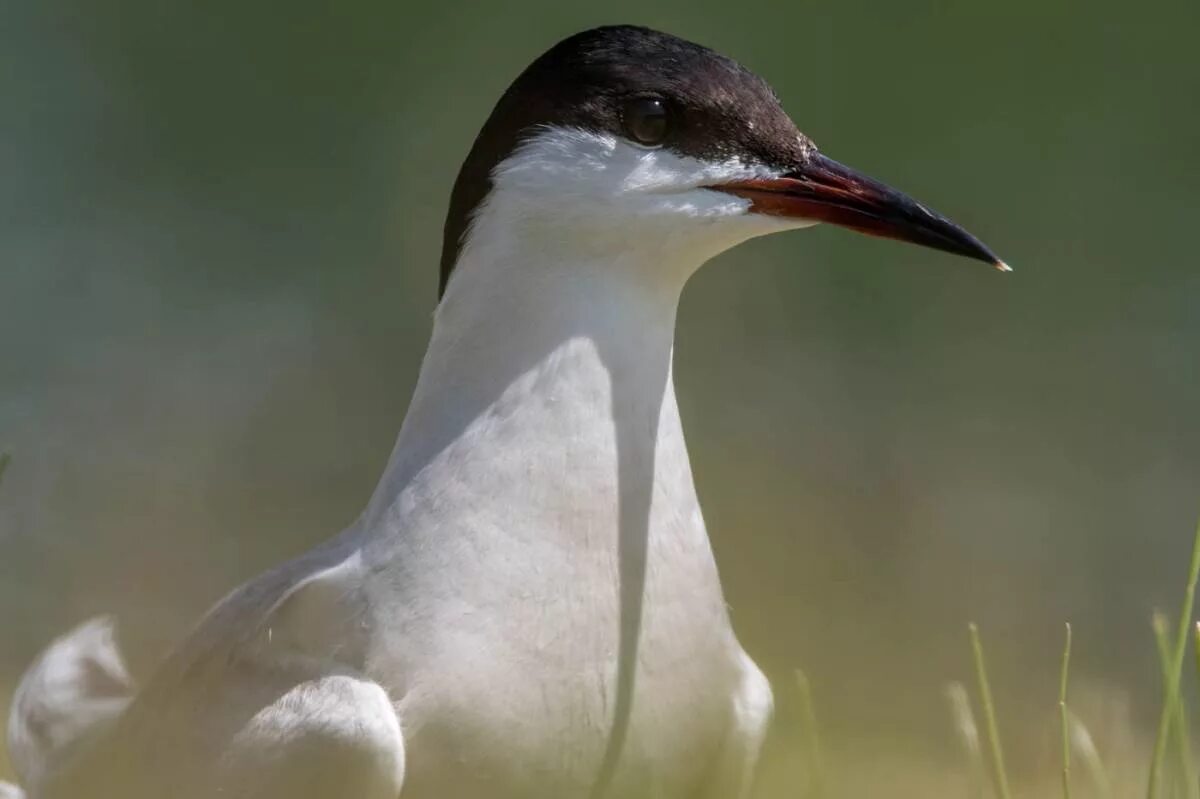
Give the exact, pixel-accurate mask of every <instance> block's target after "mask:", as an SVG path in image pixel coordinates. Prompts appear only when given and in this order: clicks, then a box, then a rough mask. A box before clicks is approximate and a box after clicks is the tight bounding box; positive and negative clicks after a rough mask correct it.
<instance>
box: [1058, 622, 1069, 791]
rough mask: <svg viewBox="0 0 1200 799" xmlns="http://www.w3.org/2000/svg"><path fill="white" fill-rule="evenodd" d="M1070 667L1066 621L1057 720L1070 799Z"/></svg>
mask: <svg viewBox="0 0 1200 799" xmlns="http://www.w3.org/2000/svg"><path fill="white" fill-rule="evenodd" d="M1070 668H1071V623H1070V622H1067V642H1066V644H1064V645H1063V653H1062V670H1061V672H1060V674H1059V678H1058V722H1059V725H1060V726H1061V728H1062V792H1063V799H1071V729H1070V725H1069V724H1068V722H1067V673H1068V671H1069V670H1070Z"/></svg>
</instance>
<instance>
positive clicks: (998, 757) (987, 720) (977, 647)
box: [967, 622, 1011, 799]
mask: <svg viewBox="0 0 1200 799" xmlns="http://www.w3.org/2000/svg"><path fill="white" fill-rule="evenodd" d="M967 630H968V631H969V632H970V633H971V653H972V655H973V656H974V659H975V678H976V679H977V680H978V681H979V698H980V701H981V702H982V704H983V720H984V724H985V729H986V730H987V738H988V749H989V751H990V752H991V756H992V772H993V775H992V776H993V778H994V779H995V780H996V795H997V796H998V797H999V799H1011V794H1010V793H1009V790H1008V772H1007V771H1006V770H1005V768H1004V750H1003V749H1002V748H1001V746H1000V732H999V729H998V727H997V725H996V708H995V705H994V704H993V702H992V689H991V686H990V685H989V684H988V678H987V666H986V665H985V663H984V658H983V644H981V643H980V641H979V627H978V626H977V625H976V624H975V623H974V622H971V624H969V625H968V626H967Z"/></svg>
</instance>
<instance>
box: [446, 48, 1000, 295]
mask: <svg viewBox="0 0 1200 799" xmlns="http://www.w3.org/2000/svg"><path fill="white" fill-rule="evenodd" d="M818 222H830V223H833V224H835V225H840V226H842V227H847V228H850V229H853V230H857V231H860V232H863V233H868V234H871V235H876V236H884V237H888V238H893V239H899V240H902V241H909V242H914V243H917V244H923V245H925V246H928V247H933V248H936V249H940V250H945V251H947V252H951V253H956V254H958V255H964V256H967V257H969V258H975V259H978V260H981V261H984V262H987V263H989V264H992V265H993V266H996V267H997V268H1000V269H1003V270H1007V267H1006V266H1005V265H1004V263H1003V262H1002V261H1001V260H1000V259H999V258H997V257H996V256H995V255H994V254H993V253H992V252H991V251H990V250H989V249H988V248H987V247H985V246H984V245H983V244H982V243H981V242H980V241H979V240H978V239H976V238H975V237H974V236H972V235H971V234H969V233H967V232H966V231H965V230H963V229H962V228H961V227H959V226H958V225H956V224H954V223H953V222H951V221H950V220H948V219H946V218H945V217H943V216H941V215H940V214H938V213H936V212H934V211H932V210H930V209H929V208H927V207H925V206H923V205H921V204H920V203H918V202H916V201H915V200H913V199H911V198H909V197H907V196H906V195H904V194H901V193H900V192H898V191H896V190H894V189H892V188H890V187H888V186H886V185H884V184H883V183H880V182H879V181H876V180H873V179H871V178H868V177H866V176H864V175H862V174H859V173H858V172H856V171H854V170H852V169H850V168H848V167H846V166H843V165H841V164H839V163H838V162H836V161H834V160H832V159H830V158H827V157H825V156H824V155H822V154H821V153H820V152H819V151H818V150H817V148H816V146H815V145H814V144H813V143H812V141H810V140H809V139H808V137H806V136H805V135H804V134H803V133H801V132H800V130H799V129H798V128H797V127H796V125H795V123H794V122H792V120H791V118H790V117H789V116H788V115H787V113H786V112H784V110H783V107H782V105H781V104H780V102H779V98H778V97H776V95H775V93H774V92H773V91H772V90H771V88H770V86H768V85H767V83H766V82H765V81H764V80H762V79H761V78H760V77H758V76H757V75H755V74H754V73H752V72H750V71H749V70H747V69H746V68H745V67H743V66H741V65H740V64H738V63H737V62H735V61H733V60H731V59H729V58H726V57H724V56H721V55H719V54H717V53H715V52H713V51H712V50H709V49H708V48H705V47H701V46H699V45H696V44H692V43H691V42H687V41H684V40H682V39H678V38H676V37H674V36H671V35H669V34H664V33H659V32H656V31H652V30H648V29H645V28H638V27H630V26H617V27H606V28H597V29H594V30H590V31H586V32H584V33H580V34H577V35H575V36H572V37H570V38H568V39H565V40H564V41H562V42H560V43H559V44H557V45H555V46H554V47H553V48H551V49H550V50H549V51H547V52H546V53H545V54H543V55H542V56H541V57H540V58H538V59H537V60H536V61H535V62H534V63H533V64H531V65H530V66H529V67H528V68H527V69H526V70H525V71H524V72H523V73H522V74H521V75H520V76H519V77H518V78H517V79H516V81H515V82H514V83H513V84H512V86H511V87H509V89H508V91H507V92H505V94H504V96H503V97H502V98H501V99H500V101H499V103H498V104H497V105H496V107H495V109H494V110H493V111H492V114H491V116H490V117H489V119H488V121H487V123H486V124H485V125H484V127H483V129H482V130H481V131H480V134H479V136H478V138H477V139H476V141H475V145H474V147H473V148H472V150H471V153H470V155H469V156H468V157H467V160H466V162H465V163H464V164H463V167H462V170H461V172H460V173H459V177H458V180H457V182H456V184H455V187H454V192H453V194H452V197H451V203H450V210H449V214H448V216H447V220H446V229H445V240H444V249H443V254H442V275H441V278H442V289H443V290H444V289H445V286H446V282H447V281H448V280H449V278H450V275H451V272H452V271H453V269H454V267H455V265H456V264H457V263H458V261H459V259H460V257H461V256H462V254H463V252H464V251H465V250H469V249H470V248H472V247H475V246H483V241H485V240H486V241H488V242H489V243H494V242H498V241H500V240H507V241H509V242H512V241H520V242H522V246H525V247H528V248H533V249H539V248H540V249H542V250H553V249H555V248H561V249H562V250H563V253H564V254H565V253H572V252H574V253H578V252H584V253H587V252H596V253H601V252H603V253H620V252H623V251H630V252H632V251H637V252H639V253H641V254H643V256H646V255H649V256H651V257H650V258H649V260H650V262H654V261H655V260H656V259H657V261H659V262H661V263H662V264H663V266H662V269H663V270H666V271H671V272H673V273H678V272H685V273H687V274H690V272H691V271H692V270H694V269H695V268H696V267H698V266H699V265H700V264H701V263H703V262H704V261H705V260H707V259H709V258H711V257H712V256H714V255H716V254H717V253H719V252H721V251H722V250H725V249H728V248H729V247H732V246H733V245H735V244H738V243H740V242H742V241H745V240H746V239H749V238H752V237H755V236H759V235H763V234H766V233H772V232H776V231H781V230H788V229H794V228H800V227H807V226H809V225H813V224H816V223H818ZM645 261H646V259H645V258H643V259H640V260H639V263H645ZM642 268H643V269H644V268H645V267H644V266H643V267H642ZM679 276H680V275H677V274H673V275H672V277H679ZM682 277H684V278H686V274H683V275H682Z"/></svg>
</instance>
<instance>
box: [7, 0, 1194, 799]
mask: <svg viewBox="0 0 1200 799" xmlns="http://www.w3.org/2000/svg"><path fill="white" fill-rule="evenodd" d="M618 21H633V22H639V23H643V24H649V25H652V26H655V27H660V28H663V29H666V30H670V31H672V32H675V33H677V34H680V35H683V36H686V37H689V38H692V39H695V40H698V41H701V42H703V43H706V44H708V45H710V46H713V47H715V48H716V49H718V50H720V51H723V52H725V53H727V54H729V55H732V56H734V57H736V58H738V59H739V60H741V61H743V62H744V63H746V64H747V65H749V66H750V67H751V68H753V69H755V70H756V71H758V72H760V73H761V74H763V75H764V76H766V77H767V78H768V80H770V81H771V82H772V83H773V84H774V86H775V87H776V88H777V90H778V91H779V93H780V95H781V97H782V98H783V100H784V103H785V106H786V107H787V108H788V109H789V110H790V111H791V113H792V115H793V117H794V118H795V119H796V120H797V121H798V123H799V124H800V127H801V128H802V129H803V130H804V131H805V132H807V133H808V134H810V135H811V136H812V137H813V138H814V139H815V140H816V142H817V143H818V144H819V145H821V146H822V149H823V150H824V151H825V152H827V153H829V154H831V155H832V156H834V157H836V158H838V159H840V160H842V161H845V162H848V163H851V164H853V165H855V166H857V167H859V168H861V169H863V170H865V171H867V172H869V173H871V174H874V175H876V176H878V177H880V178H883V179H885V180H887V181H889V182H891V183H893V184H894V185H896V186H898V187H901V188H903V189H906V190H908V191H910V192H911V193H913V194H914V195H916V196H917V197H919V198H920V199H922V200H924V201H926V202H928V203H930V204H931V205H933V206H934V207H937V208H939V209H942V210H944V211H946V212H947V213H949V214H950V215H952V216H954V217H955V218H956V219H958V220H959V221H960V222H962V223H964V224H965V225H966V226H967V227H969V228H970V229H972V230H973V231H975V232H976V233H978V234H979V235H980V236H981V237H982V238H983V239H985V240H986V241H988V242H989V243H990V244H991V245H992V246H993V247H994V248H995V249H996V250H997V251H998V252H999V253H1000V254H1001V255H1002V256H1003V257H1005V258H1006V259H1007V260H1009V262H1010V263H1012V264H1013V265H1014V267H1015V269H1016V272H1015V273H1014V274H1013V275H1011V276H1000V275H998V274H996V273H994V272H992V271H990V270H988V269H987V268H985V267H983V266H981V265H978V264H974V263H971V262H966V261H961V260H957V259H954V258H952V257H949V256H943V255H941V254H937V253H933V252H930V251H927V250H921V249H917V248H912V247H905V246H901V245H898V244H893V243H888V242H880V241H875V240H869V239H864V238H861V237H857V236H853V235H850V234H848V233H845V232H843V231H838V230H834V229H823V228H822V229H816V230H813V231H807V232H804V233H796V234H790V235H785V236H778V237H773V238H770V239H766V240H759V241H755V242H751V243H749V244H747V245H744V246H742V247H740V248H738V249H737V250H735V251H733V252H730V253H728V254H726V255H724V256H722V257H721V258H719V259H717V260H716V261H715V262H713V263H712V264H711V265H709V266H707V267H706V268H705V269H703V270H702V271H701V272H700V274H699V275H698V276H697V277H696V278H695V279H694V280H693V281H692V283H691V285H690V286H689V288H688V290H687V292H686V294H685V296H684V300H683V305H682V310H681V316H680V321H679V328H680V329H679V343H678V350H677V379H678V383H679V393H680V402H681V405H682V409H683V413H684V421H685V424H686V425H687V427H688V430H689V441H690V444H691V449H692V453H693V460H694V466H695V471H696V473H697V479H698V482H699V488H700V491H701V495H702V497H703V499H704V502H705V507H706V511H707V516H708V520H709V526H710V529H711V532H712V535H713V539H714V544H715V547H716V550H717V554H718V559H719V562H720V566H721V569H722V573H723V577H724V580H725V583H726V587H727V592H728V597H729V601H730V604H731V607H732V612H733V615H734V619H735V623H736V625H737V627H738V629H739V631H740V634H741V636H742V638H743V641H744V643H745V644H746V646H747V647H748V649H749V650H750V652H751V653H752V654H753V655H754V657H755V658H756V659H757V660H758V661H759V662H760V663H761V664H762V665H763V666H764V668H765V669H766V670H767V671H768V673H769V674H770V675H771V676H772V677H774V678H775V682H776V685H777V693H779V695H780V704H781V710H780V723H781V725H783V726H784V727H786V726H787V725H788V724H789V723H790V722H791V721H793V720H794V719H795V717H796V702H795V697H794V692H793V691H792V689H791V682H790V669H791V668H792V667H793V666H796V665H800V666H803V667H804V669H805V670H806V671H807V672H808V674H809V676H810V678H811V681H812V684H813V689H814V694H815V697H816V702H817V705H818V712H819V715H820V716H821V720H822V724H823V726H824V731H825V739H826V744H827V746H828V747H829V748H830V749H832V750H835V751H846V752H850V753H859V754H858V755H857V757H858V758H859V760H860V764H861V765H862V767H861V768H860V769H857V770H856V771H857V773H851V774H850V775H848V776H847V777H846V779H847V780H852V779H859V780H860V781H861V780H862V779H864V778H863V776H862V775H863V774H865V773H867V772H871V773H875V772H881V773H882V775H883V776H882V777H881V778H880V779H881V783H880V784H885V782H883V781H891V782H890V784H892V785H893V786H894V785H895V784H896V782H895V780H897V779H899V778H900V777H898V776H897V775H899V774H901V773H902V772H906V771H907V770H915V769H916V768H917V767H916V766H915V765H913V766H912V769H909V764H922V765H921V766H920V767H921V768H926V767H927V766H928V768H929V769H930V770H931V771H936V770H937V769H938V768H941V767H943V766H944V768H945V769H946V770H950V771H952V770H953V769H954V768H955V766H954V764H955V763H956V762H957V761H958V759H960V754H959V752H958V750H957V749H956V743H955V739H954V733H953V730H952V725H951V723H950V719H949V713H948V710H947V705H946V702H945V699H944V696H943V691H944V687H945V685H946V683H947V682H948V681H950V680H955V679H965V678H969V676H970V660H969V650H968V648H967V645H966V634H965V626H966V624H967V622H968V621H970V620H975V621H977V622H978V623H979V624H980V626H981V628H982V630H983V633H984V636H985V642H986V643H987V645H988V652H989V657H990V665H991V669H992V672H993V675H992V676H993V680H994V683H995V686H994V687H995V690H996V693H997V699H998V702H999V704H1000V713H1001V719H1000V720H1001V724H1002V729H1003V730H1004V731H1005V732H1006V733H1007V734H1008V737H1009V745H1010V749H1011V750H1013V751H1012V754H1011V757H1012V759H1013V760H1014V761H1015V763H1016V767H1017V769H1018V771H1020V772H1021V773H1022V774H1036V773H1037V772H1038V770H1039V769H1044V768H1045V767H1046V758H1047V757H1049V755H1047V754H1046V746H1045V743H1046V734H1047V733H1048V732H1049V731H1051V730H1052V729H1053V728H1052V724H1051V722H1052V720H1053V718H1054V715H1053V714H1054V698H1055V680H1056V668H1057V663H1056V659H1057V656H1058V650H1059V646H1060V643H1059V642H1060V636H1061V624H1062V622H1063V621H1064V620H1071V621H1072V622H1073V624H1074V627H1075V638H1076V656H1075V660H1074V663H1075V675H1076V683H1075V685H1077V686H1078V687H1079V688H1078V690H1079V691H1080V696H1081V697H1084V698H1081V699H1080V704H1081V705H1082V704H1085V703H1086V702H1091V704H1092V705H1095V706H1096V707H1097V708H1100V709H1099V710H1095V711H1094V712H1095V713H1107V714H1109V715H1112V716H1116V717H1119V719H1120V721H1119V723H1117V722H1114V724H1115V726H1117V727H1120V728H1121V729H1122V730H1126V731H1127V732H1128V734H1129V735H1131V736H1133V737H1134V738H1135V739H1136V737H1137V736H1138V734H1139V732H1140V731H1141V730H1144V729H1147V728H1148V727H1149V726H1150V725H1149V724H1148V722H1149V721H1150V720H1151V718H1152V715H1153V713H1154V711H1155V708H1156V699H1155V697H1156V691H1157V680H1156V674H1157V666H1156V663H1155V658H1154V648H1153V643H1152V638H1151V636H1150V631H1149V626H1148V619H1149V615H1150V613H1151V611H1152V609H1153V608H1156V607H1166V606H1169V607H1171V608H1174V607H1175V606H1176V604H1177V597H1178V596H1179V593H1180V589H1181V584H1182V581H1183V579H1184V572H1185V564H1186V559H1187V554H1188V551H1189V547H1190V540H1191V533H1192V530H1193V526H1194V522H1195V517H1196V516H1197V513H1198V512H1200V413H1198V409H1200V374H1198V372H1197V367H1198V365H1200V359H1198V357H1197V350H1198V348H1200V313H1198V312H1197V310H1198V309H1197V301H1198V299H1200V269H1198V268H1197V267H1198V264H1197V258H1196V252H1197V248H1198V246H1200V245H1198V243H1197V235H1196V225H1197V222H1196V214H1197V209H1198V203H1197V200H1196V186H1197V176H1198V175H1200V100H1198V98H1200V56H1197V50H1196V43H1195V35H1196V30H1197V29H1198V26H1200V6H1198V5H1197V4H1196V3H1195V2H1179V3H1176V4H1170V3H1155V2H1151V3H1144V4H1141V5H1139V6H1137V7H1136V8H1135V7H1131V6H1129V4H1128V3H1124V2H1117V0H1101V1H1098V2H1092V3H1088V4H1086V5H1085V4H1082V3H1066V2H1064V3H1053V2H1052V3H1046V2H1041V1H1040V0H1009V2H1005V3H955V2H950V0H920V1H917V0H913V1H911V2H905V3H882V2H879V3H868V2H847V3H837V4H834V3H825V2H814V1H812V0H794V1H793V2H789V3H777V2H771V3H768V2H742V3H737V4H731V3H728V2H723V3H717V2H707V0H706V1H705V2H699V0H687V2H682V1H679V2H676V1H675V0H670V1H667V0H656V2H654V3H633V2H627V1H626V0H610V2H608V3H604V4H596V3H590V4H578V5H574V6H573V5H571V4H564V3H558V2H545V1H541V0H534V1H523V2H513V3H507V4H492V5H483V4H479V3H472V2H463V1H462V0H443V2H439V3H433V4H424V5H423V6H421V7H417V6H416V5H415V4H406V3H397V2H383V0H343V2H340V3H333V2H328V1H327V0H297V1H296V2H292V3H288V4H281V3H271V2H266V1H265V0H249V1H248V2H247V1H245V0H210V1H209V2H204V3H198V2H175V1H174V0H168V1H167V2H163V0H109V2H105V3H96V2H83V1H82V0H75V1H74V2H72V1H71V0H50V1H48V2H40V1H35V0H8V2H4V3H0V448H3V449H7V450H10V451H12V453H13V455H14V460H13V463H12V466H11V468H10V469H9V470H8V474H7V475H6V478H5V481H4V483H3V485H2V486H0V688H3V690H4V694H5V696H6V697H7V694H8V691H9V686H11V685H12V683H13V682H14V681H15V680H16V679H17V677H18V676H19V674H20V671H21V670H22V669H23V668H24V666H25V665H26V664H27V663H28V662H29V660H30V658H32V657H33V656H34V654H35V653H36V652H37V651H38V649H39V648H40V647H42V646H43V645H44V644H45V643H46V642H47V641H48V639H49V638H50V637H52V636H53V635H54V634H56V633H58V632H60V631H62V630H64V629H65V628H66V627H68V626H70V625H72V624H74V623H76V622H77V621H79V620H81V619H83V618H85V617H87V616H90V615H92V614H95V613H97V612H101V611H110V612H114V613H116V614H118V616H119V617H120V620H121V623H122V632H123V638H124V641H125V642H126V644H127V646H128V647H129V648H130V650H131V652H132V657H133V660H134V664H135V667H136V668H139V669H142V670H144V669H146V668H148V667H149V666H150V665H151V664H152V663H153V662H154V659H155V658H156V657H158V656H160V655H161V654H162V653H163V651H164V650H165V649H166V648H167V647H168V646H169V645H170V644H171V643H172V642H173V641H175V640H177V639H178V638H179V637H180V636H181V635H182V634H183V633H184V632H185V631H186V630H187V629H188V628H189V627H190V625H191V624H192V623H193V622H194V621H195V619H196V618H197V617H198V616H199V615H200V614H201V613H202V612H203V611H204V610H205V609H206V608H207V607H208V606H209V605H210V604H211V603H212V602H214V601H215V600H216V599H218V598H219V597H220V596H221V595H223V594H224V593H225V592H226V591H227V590H229V589H230V588H231V587H233V586H234V585H236V584H237V583H239V582H240V581H242V580H244V579H247V578H249V577H251V576H253V575H254V574H256V573H257V572H259V571H260V570H262V569H263V568H264V567H266V566H268V565H269V564H272V563H275V562H277V561H279V560H281V559H283V558H285V557H288V556H290V555H293V554H295V553H297V552H300V551H301V550H303V549H305V548H307V547H309V546H311V545H313V544H315V543H317V542H319V541H321V540H322V539H324V538H326V537H328V536H330V535H331V534H333V533H334V532H336V531H337V530H339V529H340V528H341V526H343V525H344V524H346V523H347V522H349V521H350V520H351V519H352V518H353V517H354V516H355V515H356V514H357V513H358V511H359V510H360V508H361V506H362V505H363V503H364V502H365V501H366V499H367V497H368V495H369V493H370V491H371V489H372V487H373V484H374V480H375V479H376V478H377V476H378V474H379V473H380V471H381V469H382V467H383V464H384V462H385V459H386V457H387V454H388V452H389V449H390V447H391V445H392V442H393V438H394V435H395V433H396V431H397V430H398V429H399V425H400V421H401V419H402V418H403V415H404V411H405V405H406V402H407V399H408V396H409V392H410V390H411V389H412V387H413V384H414V381H415V378H416V374H417V369H418V365H419V361H420V358H421V355H422V353H423V350H424V346H425V342H426V337H427V334H428V332H429V327H430V321H431V312H432V309H433V307H434V303H435V300H436V272H437V268H436V260H437V256H438V252H439V246H440V227H441V223H442V216H443V213H444V209H445V205H446V201H447V197H448V193H449V187H450V184H451V182H452V180H453V178H454V176H455V174H456V171H457V168H458V165H459V163H460V161H461V159H462V157H463V156H464V155H465V153H466V150H467V148H468V147H469V146H470V143H471V141H472V140H473V138H474V136H475V133H476V131H477V130H478V127H479V125H480V124H481V123H482V121H483V120H484V119H485V117H486V116H487V114H488V112H489V110H490V108H491V105H492V103H493V102H494V101H495V99H496V98H497V97H498V95H499V93H500V92H501V91H502V90H503V89H504V88H505V87H506V86H507V84H508V82H509V81H510V80H511V79H512V77H514V76H515V75H516V73H517V72H518V71H519V70H520V69H521V68H522V67H523V66H524V65H525V64H526V63H527V62H528V61H530V60H531V59H532V58H533V57H534V56H535V55H537V54H538V53H539V52H541V51H542V50H543V49H545V48H546V47H548V46H549V45H550V44H552V43H553V42H555V41H556V40H558V39H559V38H561V37H562V36H564V35H567V34H569V33H572V32H574V31H576V30H579V29H582V28H585V27H589V26H591V25H595V24H601V23H606V22H618ZM1086 697H1093V699H1091V700H1087V699H1086ZM3 701H7V700H6V699H5V700H0V704H2V702H3ZM1081 712H1086V709H1083V710H1081ZM1096 723H1097V724H1099V722H1096ZM1110 737H1111V736H1110ZM1101 745H1102V746H1103V745H1105V742H1104V741H1101ZM776 748H779V747H776ZM1050 751H1052V750H1050ZM861 753H871V756H870V757H869V758H868V757H864V756H863V755H862V754H861ZM780 757H781V759H782V760H787V757H786V755H781V756H780ZM849 757H850V760H851V761H853V758H854V755H851V756H849ZM867 764H870V768H868V767H867ZM881 764H882V765H881ZM1050 765H1051V766H1052V763H1051V764H1050ZM872 769H874V771H872ZM852 771H855V770H852Z"/></svg>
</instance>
